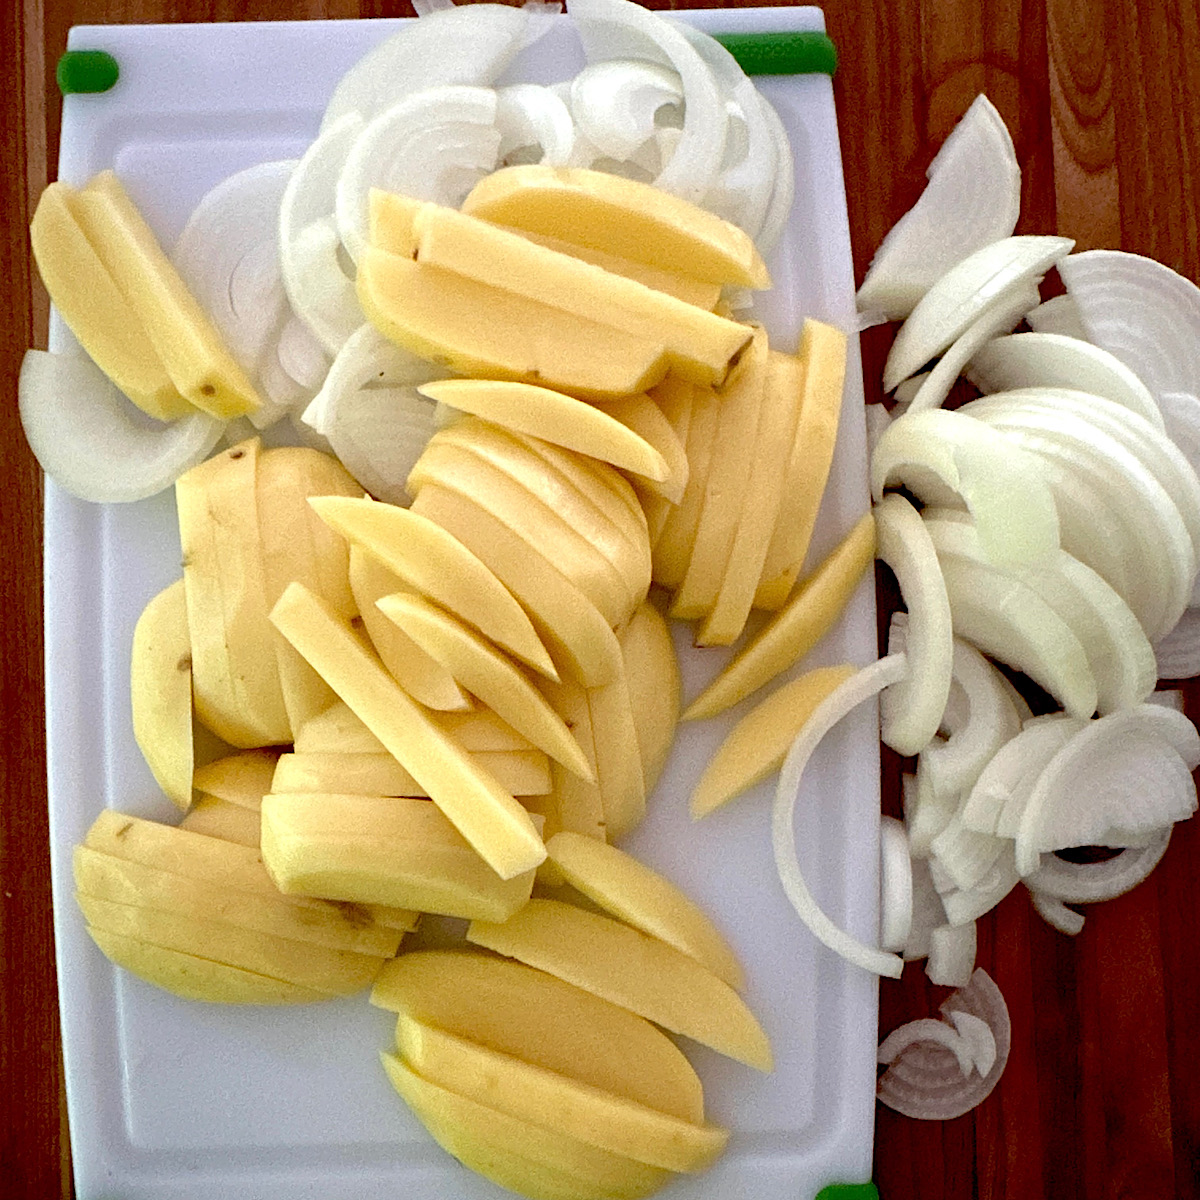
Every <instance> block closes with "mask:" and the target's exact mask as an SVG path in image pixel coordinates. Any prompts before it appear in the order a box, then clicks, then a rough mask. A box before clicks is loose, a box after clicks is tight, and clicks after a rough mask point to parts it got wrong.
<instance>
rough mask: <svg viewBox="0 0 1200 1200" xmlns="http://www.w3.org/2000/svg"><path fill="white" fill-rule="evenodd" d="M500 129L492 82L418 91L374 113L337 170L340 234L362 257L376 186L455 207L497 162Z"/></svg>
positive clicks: (351, 251) (355, 254)
mask: <svg viewBox="0 0 1200 1200" xmlns="http://www.w3.org/2000/svg"><path fill="white" fill-rule="evenodd" d="M500 141H501V134H500V130H499V129H497V128H496V93H495V91H493V90H492V89H491V88H484V87H465V86H461V85H460V86H444V87H431V88H427V89H425V90H423V91H419V92H413V93H411V94H410V95H407V96H405V97H404V99H403V100H400V101H399V102H398V103H396V104H393V105H392V106H391V107H390V108H387V109H385V110H384V111H383V112H381V113H379V114H378V116H376V117H374V118H372V119H371V120H370V121H369V122H368V123H367V124H366V126H365V127H364V128H363V130H362V132H361V133H359V135H358V137H356V138H355V139H354V143H353V145H352V146H351V147H350V152H349V154H347V156H346V161H345V164H344V166H343V167H342V170H341V173H340V174H339V175H338V182H337V198H336V202H335V212H336V214H337V227H338V234H339V236H340V237H341V239H342V244H343V245H344V246H345V247H346V251H347V252H348V253H349V255H350V257H351V258H352V259H353V260H354V261H355V262H358V260H359V258H360V257H361V256H362V252H363V250H364V248H365V247H366V245H367V243H368V241H369V233H370V221H371V190H372V188H381V189H382V190H383V191H385V192H398V193H399V194H401V195H403V196H409V197H411V198H412V199H414V200H432V201H433V202H434V203H436V204H446V205H449V206H450V207H452V208H457V207H458V206H459V205H460V204H461V203H462V201H463V199H464V198H465V197H466V195H467V193H468V192H469V191H470V190H471V189H472V188H473V187H474V186H475V184H476V183H478V182H479V180H480V179H481V178H482V177H483V176H484V175H485V174H486V173H487V172H489V171H491V170H493V169H494V168H495V166H496V161H497V158H498V156H499V152H500Z"/></svg>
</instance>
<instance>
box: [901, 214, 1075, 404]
mask: <svg viewBox="0 0 1200 1200" xmlns="http://www.w3.org/2000/svg"><path fill="white" fill-rule="evenodd" d="M1073 245H1074V242H1072V241H1071V239H1070V238H1058V237H1010V238H1005V239H1004V240H1003V241H1000V242H994V243H992V244H991V245H990V246H984V247H983V248H982V249H981V250H976V251H975V253H974V254H971V255H970V256H969V257H967V258H965V259H963V260H962V262H960V263H958V264H957V265H955V266H953V267H951V268H950V270H949V271H947V272H946V274H944V275H943V276H941V278H939V279H938V281H937V282H936V283H935V284H934V285H933V286H932V287H931V288H930V289H929V291H927V292H926V293H925V295H924V296H922V297H921V299H920V301H919V302H918V303H917V306H916V307H915V308H914V309H913V310H912V312H911V313H910V314H909V317H908V319H907V320H906V321H905V322H904V324H903V325H901V326H900V329H899V331H898V332H897V334H896V340H895V341H894V342H893V343H892V348H891V351H890V352H889V353H888V357H887V362H886V363H885V364H884V368H883V388H884V391H888V392H890V391H891V390H892V389H893V388H894V387H895V386H896V385H897V384H898V383H899V382H900V381H901V380H903V379H907V378H908V376H910V375H912V374H913V373H914V372H916V371H919V370H920V369H921V368H922V367H923V366H924V365H925V364H926V363H927V362H929V361H930V359H933V358H936V357H937V356H938V355H939V354H941V353H942V352H943V351H944V350H945V349H946V348H947V347H948V346H949V345H950V344H951V343H952V342H953V341H954V339H955V338H957V337H958V336H959V335H960V334H962V333H963V332H964V331H965V330H966V329H967V328H968V326H970V325H971V324H972V323H973V322H974V321H976V320H977V319H978V318H979V317H980V316H981V315H982V313H983V312H984V310H985V309H987V308H988V307H989V306H990V304H991V303H992V301H993V300H994V299H995V297H996V296H997V295H999V294H1000V293H1001V292H1003V291H1005V290H1006V289H1008V288H1009V287H1012V286H1013V285H1015V284H1017V283H1018V282H1020V281H1028V280H1035V279H1038V278H1040V277H1041V276H1042V275H1043V274H1044V273H1045V272H1046V271H1047V270H1048V269H1049V268H1050V267H1052V266H1053V265H1054V264H1055V263H1056V262H1057V261H1058V260H1059V259H1061V258H1063V257H1065V256H1066V255H1067V254H1068V253H1070V250H1071V247H1072V246H1073Z"/></svg>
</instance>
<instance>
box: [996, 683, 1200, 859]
mask: <svg viewBox="0 0 1200 1200" xmlns="http://www.w3.org/2000/svg"><path fill="white" fill-rule="evenodd" d="M1181 752H1182V753H1181ZM1197 763H1200V734H1197V732H1196V728H1195V726H1194V725H1193V724H1192V723H1191V722H1190V721H1189V720H1188V719H1187V718H1186V717H1185V716H1183V715H1182V714H1180V713H1176V712H1173V711H1172V710H1171V709H1167V708H1163V707H1162V706H1161V705H1156V704H1143V705H1139V706H1138V707H1137V708H1133V709H1124V710H1122V711H1121V712H1116V713H1111V714H1109V715H1108V716H1106V717H1101V718H1099V719H1098V720H1096V721H1092V722H1089V724H1088V725H1087V727H1086V728H1084V729H1083V730H1081V731H1080V732H1079V733H1077V734H1075V735H1074V736H1073V737H1072V738H1071V739H1070V740H1069V741H1068V742H1067V744H1066V745H1065V746H1064V747H1063V748H1062V749H1061V750H1060V751H1059V752H1058V753H1057V754H1056V755H1055V756H1054V757H1053V758H1052V759H1051V760H1050V762H1049V763H1048V764H1047V766H1046V768H1045V769H1044V770H1043V771H1042V773H1041V775H1040V776H1039V777H1038V781H1037V783H1036V784H1035V785H1034V789H1033V794H1032V795H1031V796H1030V798H1029V802H1028V804H1027V805H1026V807H1025V811H1024V813H1023V814H1022V816H1021V823H1020V826H1019V827H1018V829H1017V836H1016V853H1017V869H1018V870H1019V871H1020V872H1021V874H1022V876H1027V875H1031V874H1033V872H1034V871H1035V870H1037V867H1038V858H1039V854H1040V853H1042V852H1046V851H1053V850H1060V849H1064V848H1066V847H1070V846H1090V845H1097V844H1101V839H1104V838H1105V837H1106V836H1107V835H1108V833H1109V831H1110V830H1113V829H1120V830H1126V831H1130V832H1132V833H1134V834H1144V833H1151V832H1153V831H1155V830H1157V829H1160V828H1161V827H1162V826H1164V825H1168V824H1171V823H1173V822H1175V821H1179V820H1186V819H1187V818H1188V817H1189V816H1191V814H1192V813H1193V812H1194V811H1195V808H1196V785H1195V782H1194V781H1193V779H1192V775H1191V772H1192V770H1193V769H1194V768H1195V766H1196V765H1197ZM1082 798H1086V802H1084V801H1083V800H1082Z"/></svg>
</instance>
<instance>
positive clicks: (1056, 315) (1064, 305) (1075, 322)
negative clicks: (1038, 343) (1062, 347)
mask: <svg viewBox="0 0 1200 1200" xmlns="http://www.w3.org/2000/svg"><path fill="white" fill-rule="evenodd" d="M1025 324H1026V325H1028V326H1029V328H1030V329H1032V330H1033V331H1034V333H1060V334H1062V335H1063V337H1071V338H1079V339H1080V340H1081V341H1083V340H1086V339H1087V334H1086V333H1084V331H1083V322H1082V321H1080V319H1079V309H1078V307H1077V306H1076V304H1075V301H1074V300H1072V299H1071V297H1070V296H1054V297H1052V298H1051V299H1049V300H1043V301H1042V303H1041V304H1039V305H1038V306H1037V308H1032V309H1030V310H1029V312H1027V313H1026V314H1025Z"/></svg>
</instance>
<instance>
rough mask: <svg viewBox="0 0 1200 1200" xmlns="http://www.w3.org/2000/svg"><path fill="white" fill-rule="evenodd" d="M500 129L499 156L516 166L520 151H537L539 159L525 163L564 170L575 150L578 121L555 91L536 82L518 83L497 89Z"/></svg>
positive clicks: (497, 125) (535, 158)
mask: <svg viewBox="0 0 1200 1200" xmlns="http://www.w3.org/2000/svg"><path fill="white" fill-rule="evenodd" d="M496 128H497V130H499V133H500V145H499V148H498V149H497V152H496V153H497V157H498V158H499V160H500V162H502V163H506V164H507V163H512V162H515V161H516V159H513V158H511V157H510V156H512V155H513V154H515V153H517V152H518V151H526V150H529V149H536V150H537V151H538V154H537V155H536V157H534V158H532V159H529V160H523V161H531V162H540V163H544V164H545V165H546V166H548V167H563V166H566V164H567V163H568V162H569V161H570V159H571V152H572V150H573V149H574V148H575V122H574V121H573V120H572V119H571V113H570V110H569V109H568V108H567V106H566V104H564V103H563V101H562V100H561V99H560V98H559V96H558V94H557V93H556V92H554V91H553V90H552V89H551V88H548V87H541V86H540V85H538V84H535V83H514V84H512V85H510V86H509V87H502V88H497V89H496Z"/></svg>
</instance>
